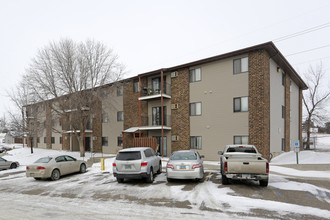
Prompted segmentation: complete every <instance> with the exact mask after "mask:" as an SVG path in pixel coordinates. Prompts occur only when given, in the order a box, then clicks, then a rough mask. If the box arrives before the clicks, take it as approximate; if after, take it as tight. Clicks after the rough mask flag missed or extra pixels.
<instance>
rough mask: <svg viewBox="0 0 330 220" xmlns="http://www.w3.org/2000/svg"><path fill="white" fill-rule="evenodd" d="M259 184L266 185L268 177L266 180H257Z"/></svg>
mask: <svg viewBox="0 0 330 220" xmlns="http://www.w3.org/2000/svg"><path fill="white" fill-rule="evenodd" d="M259 185H260V186H268V179H267V180H259Z"/></svg>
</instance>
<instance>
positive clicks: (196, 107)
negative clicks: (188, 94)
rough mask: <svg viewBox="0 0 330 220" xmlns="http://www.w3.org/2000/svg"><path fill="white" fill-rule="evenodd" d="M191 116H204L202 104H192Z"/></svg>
mask: <svg viewBox="0 0 330 220" xmlns="http://www.w3.org/2000/svg"><path fill="white" fill-rule="evenodd" d="M190 115H191V116H196V115H202V103H201V102H195V103H190Z"/></svg>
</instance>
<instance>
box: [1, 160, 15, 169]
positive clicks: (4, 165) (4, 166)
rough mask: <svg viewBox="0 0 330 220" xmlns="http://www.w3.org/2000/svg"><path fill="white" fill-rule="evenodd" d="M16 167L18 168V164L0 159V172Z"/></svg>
mask: <svg viewBox="0 0 330 220" xmlns="http://www.w3.org/2000/svg"><path fill="white" fill-rule="evenodd" d="M18 166H19V163H18V162H16V161H15V162H14V161H8V160H6V159H4V158H2V157H0V170H5V169H15V168H16V167H18Z"/></svg>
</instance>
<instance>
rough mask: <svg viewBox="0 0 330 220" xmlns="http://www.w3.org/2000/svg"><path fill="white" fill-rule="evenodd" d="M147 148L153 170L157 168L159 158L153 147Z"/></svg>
mask: <svg viewBox="0 0 330 220" xmlns="http://www.w3.org/2000/svg"><path fill="white" fill-rule="evenodd" d="M148 150H149V155H150V157H149V160H150V161H151V163H152V166H153V167H154V172H155V171H157V170H158V169H159V160H158V156H157V155H156V154H155V151H154V150H153V149H148Z"/></svg>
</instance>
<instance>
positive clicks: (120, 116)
mask: <svg viewBox="0 0 330 220" xmlns="http://www.w3.org/2000/svg"><path fill="white" fill-rule="evenodd" d="M117 121H124V112H123V111H120V112H117Z"/></svg>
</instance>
